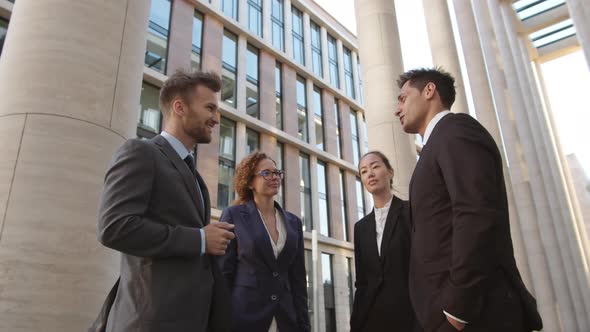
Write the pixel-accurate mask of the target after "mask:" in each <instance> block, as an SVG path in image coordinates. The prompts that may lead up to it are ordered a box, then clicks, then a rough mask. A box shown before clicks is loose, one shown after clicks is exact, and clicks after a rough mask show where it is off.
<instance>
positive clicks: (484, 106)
mask: <svg viewBox="0 0 590 332" xmlns="http://www.w3.org/2000/svg"><path fill="white" fill-rule="evenodd" d="M453 5H454V8H455V17H456V19H457V28H458V30H459V35H460V38H461V40H460V42H461V43H462V46H463V50H464V52H465V58H466V59H469V61H468V62H467V63H466V70H467V75H468V76H469V77H470V78H471V79H470V82H471V93H472V94H473V99H474V100H477V105H475V109H474V111H475V114H476V116H477V119H478V121H479V122H480V123H481V124H482V125H483V126H484V127H485V128H486V129H487V130H488V131H489V132H490V134H491V135H492V137H493V138H494V140H495V141H496V145H497V146H498V149H499V150H500V153H501V154H502V158H503V159H504V164H503V165H504V177H505V180H506V181H505V182H506V191H507V195H508V205H509V209H510V222H511V232H512V241H513V243H514V253H515V256H516V261H517V263H518V266H519V269H520V272H521V275H522V277H523V280H524V281H525V284H526V285H527V286H529V287H531V286H532V281H531V272H530V267H529V262H528V256H527V252H526V249H525V245H524V243H523V238H522V233H521V225H520V220H519V215H518V210H517V209H516V202H515V200H514V199H515V198H514V194H513V192H512V180H511V176H510V171H509V169H508V167H507V160H508V154H507V152H506V151H505V149H504V142H503V141H502V135H501V133H500V127H499V124H498V118H497V116H496V110H495V108H494V100H493V97H492V93H491V87H490V81H489V79H488V73H487V71H486V67H485V62H484V57H483V52H482V49H481V47H480V37H479V35H478V33H477V26H476V23H475V17H474V15H473V8H472V6H471V1H470V0H453ZM509 148H514V145H513V144H511V145H510V146H509V147H507V149H509Z"/></svg>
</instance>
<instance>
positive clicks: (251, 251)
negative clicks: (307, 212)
mask: <svg viewBox="0 0 590 332" xmlns="http://www.w3.org/2000/svg"><path fill="white" fill-rule="evenodd" d="M275 208H277V209H278V210H279V211H280V213H281V214H282V215H283V220H284V222H285V229H286V233H287V239H286V242H285V247H284V248H283V250H282V251H281V253H280V254H279V257H278V259H276V258H275V257H274V254H273V251H272V246H271V242H270V241H271V240H270V238H269V236H268V233H267V231H266V229H265V227H264V224H263V221H262V219H261V218H260V214H259V213H258V210H257V208H256V204H255V203H254V202H253V201H251V202H249V203H248V204H245V205H236V206H231V207H228V208H226V209H224V210H223V213H222V215H221V219H220V220H221V221H225V222H228V223H230V224H234V225H235V228H234V232H235V235H236V238H235V240H232V241H231V243H230V245H229V246H228V249H227V251H226V254H225V256H222V257H221V259H220V260H219V264H220V267H221V272H222V273H223V276H224V277H225V280H226V282H227V285H228V286H229V289H230V292H231V318H232V326H233V327H232V331H244V332H258V331H260V332H267V331H268V328H269V327H270V324H271V321H272V318H273V317H275V319H276V321H277V325H278V329H279V331H281V332H305V331H309V330H310V324H309V316H308V311H307V282H306V273H305V258H304V247H303V228H302V224H301V220H299V218H297V217H296V216H295V215H294V214H292V213H289V212H286V211H284V210H283V209H282V208H281V207H280V206H279V205H278V204H277V203H275Z"/></svg>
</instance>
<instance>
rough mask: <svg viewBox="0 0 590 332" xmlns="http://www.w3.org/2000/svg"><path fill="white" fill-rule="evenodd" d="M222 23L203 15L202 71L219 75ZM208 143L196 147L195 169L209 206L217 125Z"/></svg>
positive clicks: (215, 172) (213, 197)
mask: <svg viewBox="0 0 590 332" xmlns="http://www.w3.org/2000/svg"><path fill="white" fill-rule="evenodd" d="M222 42H223V23H222V22H221V21H219V19H217V18H215V17H214V16H212V15H205V16H204V17H203V51H202V56H201V58H202V65H201V68H202V69H203V70H204V71H213V72H215V73H217V74H219V75H221V58H222V57H221V55H222ZM211 137H212V140H211V143H209V144H201V145H199V146H198V147H197V160H196V161H197V169H198V170H199V173H201V176H202V177H203V179H204V180H205V183H207V188H208V189H209V196H210V197H211V206H217V178H218V173H219V126H215V128H214V129H213V133H212V135H211Z"/></svg>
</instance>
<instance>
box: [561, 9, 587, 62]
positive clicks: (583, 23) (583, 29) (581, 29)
mask: <svg viewBox="0 0 590 332" xmlns="http://www.w3.org/2000/svg"><path fill="white" fill-rule="evenodd" d="M566 3H567V7H568V10H569V12H570V17H571V18H572V20H573V21H574V27H575V28H576V37H577V38H578V41H579V42H580V45H581V46H582V49H583V50H584V55H585V56H586V63H587V64H588V68H590V8H588V7H589V6H588V1H587V0H567V1H566Z"/></svg>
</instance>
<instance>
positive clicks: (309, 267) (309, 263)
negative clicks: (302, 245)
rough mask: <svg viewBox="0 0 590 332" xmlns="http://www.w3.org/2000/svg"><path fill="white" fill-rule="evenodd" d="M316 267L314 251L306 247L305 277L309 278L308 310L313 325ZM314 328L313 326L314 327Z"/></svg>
mask: <svg viewBox="0 0 590 332" xmlns="http://www.w3.org/2000/svg"><path fill="white" fill-rule="evenodd" d="M314 270H315V269H314V268H313V258H312V252H311V250H309V249H305V278H306V280H307V310H308V311H309V321H310V322H311V325H312V326H313V315H314V312H315V308H314V307H313V298H314V296H315V295H314V293H313V275H314V273H315V272H314ZM312 329H313V327H312ZM312 331H313V330H312Z"/></svg>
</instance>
